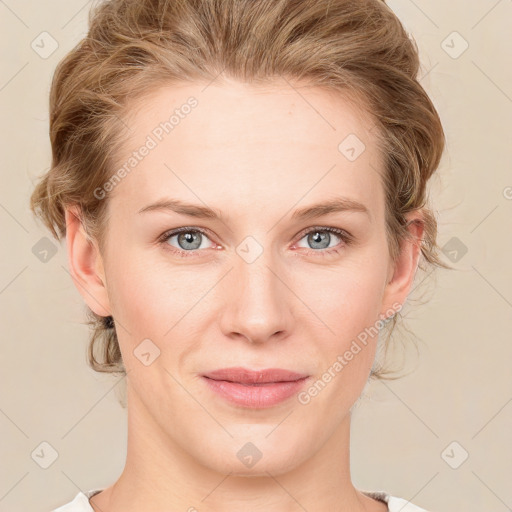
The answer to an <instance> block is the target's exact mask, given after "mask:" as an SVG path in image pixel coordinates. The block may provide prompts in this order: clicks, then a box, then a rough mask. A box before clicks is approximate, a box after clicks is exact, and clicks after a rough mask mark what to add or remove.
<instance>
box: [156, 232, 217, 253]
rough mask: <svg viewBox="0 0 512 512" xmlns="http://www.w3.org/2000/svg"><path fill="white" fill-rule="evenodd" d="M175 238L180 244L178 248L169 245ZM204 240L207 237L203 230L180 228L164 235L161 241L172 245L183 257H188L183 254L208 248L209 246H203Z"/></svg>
mask: <svg viewBox="0 0 512 512" xmlns="http://www.w3.org/2000/svg"><path fill="white" fill-rule="evenodd" d="M174 237H177V238H176V243H177V244H178V247H176V246H174V245H171V244H169V240H171V239H172V238H174ZM204 239H207V236H206V233H205V232H204V231H203V230H200V229H196V228H179V229H175V230H173V231H168V232H166V233H164V234H163V235H162V238H161V239H160V241H161V242H162V243H164V244H167V245H168V246H169V245H170V246H171V247H172V248H174V250H175V251H176V252H177V253H178V254H180V255H181V256H188V254H183V253H187V252H194V251H196V250H197V249H207V248H208V245H206V246H204V244H203V241H204ZM171 250H172V249H171Z"/></svg>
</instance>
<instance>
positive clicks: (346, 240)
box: [158, 226, 354, 258]
mask: <svg viewBox="0 0 512 512" xmlns="http://www.w3.org/2000/svg"><path fill="white" fill-rule="evenodd" d="M318 231H320V232H323V231H327V232H329V233H334V234H335V235H337V236H339V237H340V238H341V240H342V245H341V246H340V245H338V246H336V247H332V248H330V249H323V250H315V249H308V250H307V251H308V253H314V254H315V255H320V256H323V257H326V256H331V255H333V254H338V253H340V252H341V250H342V248H343V247H348V246H349V245H351V244H352V243H353V241H354V239H353V237H352V235H351V234H350V233H348V232H347V231H344V230H343V229H338V228H333V227H326V226H314V227H312V228H308V229H307V230H305V231H302V232H301V233H300V236H299V238H298V240H297V241H300V240H302V239H303V238H304V237H305V236H307V235H309V234H310V233H315V232H318ZM189 232H194V233H195V232H197V233H201V234H202V235H205V236H206V237H208V231H205V230H203V229H200V228H192V227H182V228H178V229H173V230H170V231H166V232H165V233H164V234H163V235H161V236H160V237H159V238H158V242H159V243H160V244H162V245H163V246H165V249H166V250H170V251H171V252H172V253H174V254H177V255H178V256H180V257H182V258H189V257H194V256H193V253H196V252H199V250H198V249H195V250H191V251H183V250H180V249H176V248H175V247H172V246H171V245H169V244H168V243H167V242H168V240H169V238H171V237H173V236H175V235H179V234H180V233H189ZM208 238H209V237H208Z"/></svg>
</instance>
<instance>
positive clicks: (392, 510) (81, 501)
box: [52, 489, 428, 512]
mask: <svg viewBox="0 0 512 512" xmlns="http://www.w3.org/2000/svg"><path fill="white" fill-rule="evenodd" d="M102 490H103V489H94V490H90V491H84V492H79V493H78V494H77V495H76V496H75V499H74V500H73V501H71V502H70V503H67V504H66V505H63V506H62V507H59V508H56V509H55V510H52V512H94V510H93V508H92V507H91V505H90V504H89V498H92V497H93V496H94V495H95V494H98V493H100V492H101V491H102ZM359 490H360V489H359ZM360 491H361V490H360ZM361 492H362V493H363V494H366V495H367V496H369V497H370V498H374V499H377V500H379V501H383V502H384V503H387V505H388V511H389V512H428V511H427V510H425V509H424V508H420V507H417V506H416V505H413V504H412V503H410V502H409V501H407V500H404V499H403V498H397V497H395V496H391V495H389V494H388V493H387V492H384V491H361Z"/></svg>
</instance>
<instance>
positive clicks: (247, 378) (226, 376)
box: [203, 367, 309, 384]
mask: <svg viewBox="0 0 512 512" xmlns="http://www.w3.org/2000/svg"><path fill="white" fill-rule="evenodd" d="M203 377H206V378H208V379H211V380H222V381H226V382H235V383H239V384H271V383H277V382H295V381H298V380H301V379H305V378H306V377H309V375H307V374H304V373H298V372H294V371H291V370H285V369H282V368H267V369H264V370H249V369H247V368H242V367H232V368H222V369H220V370H214V371H211V372H208V373H206V374H204V375H203Z"/></svg>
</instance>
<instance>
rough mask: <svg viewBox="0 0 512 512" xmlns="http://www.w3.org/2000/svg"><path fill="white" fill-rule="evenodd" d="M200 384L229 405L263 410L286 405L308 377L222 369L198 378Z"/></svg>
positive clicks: (272, 371)
mask: <svg viewBox="0 0 512 512" xmlns="http://www.w3.org/2000/svg"><path fill="white" fill-rule="evenodd" d="M202 379H203V381H204V383H205V384H206V385H207V386H208V388H209V389H210V390H211V391H213V392H214V393H215V394H216V395H218V396H220V397H221V398H223V399H224V400H226V401H227V402H229V403H230V404H231V405H235V406H237V407H244V408H250V409H263V408H265V407H273V406H277V405H278V404H281V403H283V404H284V403H286V402H287V401H289V400H290V399H291V398H292V397H293V395H295V394H297V393H298V392H299V391H300V390H301V389H302V388H303V387H304V386H305V385H306V382H307V381H308V380H309V375H306V374H302V373H297V372H293V371H290V370H283V369H281V368H268V369H265V370H248V369H247V368H239V367H238V368H223V369H221V370H215V371H212V372H208V373H206V374H204V375H202Z"/></svg>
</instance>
